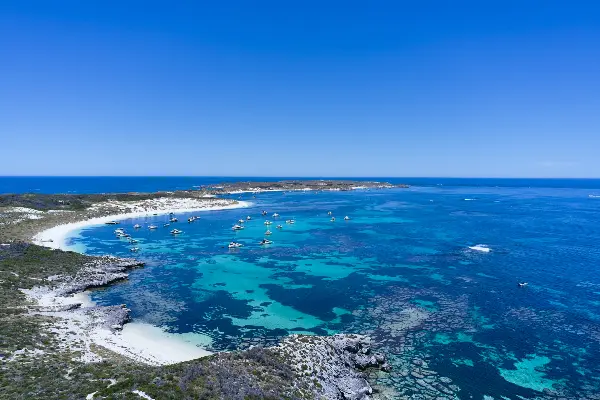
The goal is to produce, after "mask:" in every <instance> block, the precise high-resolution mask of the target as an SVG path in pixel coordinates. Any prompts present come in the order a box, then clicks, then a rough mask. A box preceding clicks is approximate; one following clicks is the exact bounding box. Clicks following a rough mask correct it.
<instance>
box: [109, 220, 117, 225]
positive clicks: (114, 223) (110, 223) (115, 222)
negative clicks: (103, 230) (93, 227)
mask: <svg viewBox="0 0 600 400" xmlns="http://www.w3.org/2000/svg"><path fill="white" fill-rule="evenodd" d="M106 225H119V222H118V221H108V222H106Z"/></svg>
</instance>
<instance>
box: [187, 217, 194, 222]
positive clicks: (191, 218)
mask: <svg viewBox="0 0 600 400" xmlns="http://www.w3.org/2000/svg"><path fill="white" fill-rule="evenodd" d="M195 220H196V217H189V218H188V222H190V223H191V222H194V221H195Z"/></svg>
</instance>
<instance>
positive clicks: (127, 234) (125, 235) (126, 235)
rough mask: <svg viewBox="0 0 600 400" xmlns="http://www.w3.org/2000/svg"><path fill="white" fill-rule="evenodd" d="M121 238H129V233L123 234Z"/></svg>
mask: <svg viewBox="0 0 600 400" xmlns="http://www.w3.org/2000/svg"><path fill="white" fill-rule="evenodd" d="M121 237H126V238H129V237H131V235H130V234H129V233H123V234H122V235H121Z"/></svg>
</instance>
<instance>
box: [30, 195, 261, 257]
mask: <svg viewBox="0 0 600 400" xmlns="http://www.w3.org/2000/svg"><path fill="white" fill-rule="evenodd" d="M249 205H250V203H249V202H245V201H239V202H237V203H233V202H232V201H231V200H224V199H220V200H212V201H206V200H198V199H174V198H167V197H164V198H159V199H152V200H144V201H138V202H117V201H113V202H104V203H99V204H98V205H95V206H93V207H91V208H90V209H94V207H95V208H96V209H101V208H102V207H109V208H111V209H115V211H116V213H115V214H112V215H107V216H104V217H97V218H91V219H88V220H85V221H79V222H73V223H69V224H63V225H58V226H55V227H54V228H50V229H46V230H45V231H42V232H40V233H38V234H37V235H35V236H34V237H33V242H34V243H35V244H37V245H40V246H46V247H50V248H52V249H61V250H68V246H67V244H66V243H67V239H69V238H70V237H72V235H73V233H74V231H77V230H79V229H83V228H87V227H91V226H97V225H104V224H106V223H107V222H109V221H119V220H124V219H129V218H140V217H146V216H150V215H153V214H157V215H161V214H169V213H174V214H177V213H189V212H197V211H215V210H228V209H234V208H240V207H248V206H249Z"/></svg>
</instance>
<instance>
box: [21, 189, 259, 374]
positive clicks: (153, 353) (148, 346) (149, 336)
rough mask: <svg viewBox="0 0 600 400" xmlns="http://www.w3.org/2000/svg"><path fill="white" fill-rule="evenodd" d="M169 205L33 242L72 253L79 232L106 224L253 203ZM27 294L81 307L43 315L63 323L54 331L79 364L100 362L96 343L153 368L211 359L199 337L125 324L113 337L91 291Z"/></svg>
mask: <svg viewBox="0 0 600 400" xmlns="http://www.w3.org/2000/svg"><path fill="white" fill-rule="evenodd" d="M217 201H218V200H217ZM159 205H160V203H159ZM170 205H171V206H170V207H168V208H152V209H145V210H138V211H133V212H125V213H120V214H112V215H106V216H102V217H96V218H90V219H87V220H84V221H78V222H72V223H67V224H62V225H58V226H55V227H52V228H49V229H46V230H44V231H42V232H39V233H38V234H36V235H35V236H34V237H33V242H34V243H35V244H38V245H41V246H45V247H50V248H53V249H61V250H69V249H68V246H67V241H68V239H69V238H70V237H71V236H72V235H73V234H74V233H75V232H76V231H78V230H80V229H83V228H87V227H91V226H98V225H103V224H105V223H106V222H108V221H120V220H125V219H130V218H140V217H146V216H154V214H156V215H164V214H169V213H173V214H178V213H190V212H203V211H218V210H228V209H235V208H243V207H249V206H250V205H251V203H249V202H244V201H238V202H236V203H234V204H232V203H231V201H230V200H224V201H223V202H222V204H217V205H215V204H214V202H212V204H211V205H210V206H208V207H189V205H190V204H189V202H187V201H185V199H182V201H181V202H175V203H174V204H173V203H172V204H170ZM173 205H175V206H173ZM177 205H180V206H179V207H178V206H177ZM23 292H24V293H25V294H26V295H27V297H28V299H29V300H30V301H31V302H33V303H34V304H36V305H37V306H39V307H46V308H48V307H51V308H52V307H61V306H67V305H77V304H79V305H80V307H79V308H77V309H74V310H69V311H46V312H43V313H44V314H45V315H51V316H56V317H59V318H60V320H59V322H57V323H56V325H55V327H54V330H55V332H56V333H57V334H59V335H60V336H61V337H62V338H63V339H64V342H65V344H66V346H67V347H68V348H69V349H71V350H79V351H81V352H82V357H81V359H82V360H83V361H87V362H95V361H100V360H101V357H100V356H99V355H97V354H95V353H94V352H93V351H92V349H91V345H92V344H94V345H99V346H102V347H105V348H107V349H109V350H112V351H114V352H116V353H118V354H121V355H123V356H126V357H129V358H132V359H134V360H136V361H139V362H143V363H146V364H150V365H165V364H173V363H177V362H182V361H188V360H192V359H195V358H199V357H203V356H206V355H210V354H212V353H210V352H209V351H207V350H205V347H206V346H207V345H210V338H209V337H207V336H203V335H199V334H173V333H168V332H166V331H164V330H163V329H162V328H160V327H157V326H153V325H149V324H146V323H140V322H135V321H134V322H129V323H126V324H125V325H123V327H122V330H117V331H114V332H113V331H111V330H109V329H107V328H106V327H105V326H103V324H102V322H103V321H102V320H101V317H99V316H98V315H95V314H94V313H93V312H92V313H90V312H88V311H89V310H93V309H94V307H95V304H94V303H93V301H92V300H91V298H90V296H89V294H88V293H87V292H79V293H75V294H73V295H70V296H61V295H60V294H59V293H58V291H57V290H51V289H49V288H46V287H36V288H34V289H32V290H23ZM72 332H76V335H73V334H72Z"/></svg>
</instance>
